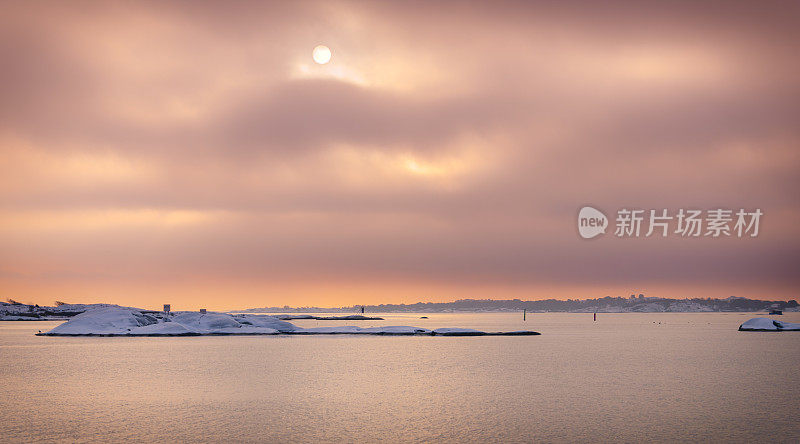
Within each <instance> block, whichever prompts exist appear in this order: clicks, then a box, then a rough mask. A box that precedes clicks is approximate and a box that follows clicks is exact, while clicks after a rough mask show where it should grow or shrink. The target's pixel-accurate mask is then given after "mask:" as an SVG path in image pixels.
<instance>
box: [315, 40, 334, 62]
mask: <svg viewBox="0 0 800 444" xmlns="http://www.w3.org/2000/svg"><path fill="white" fill-rule="evenodd" d="M312 57H314V61H315V62H317V63H318V64H320V65H324V64H326V63H328V62H330V60H331V50H330V48H328V47H327V46H325V45H319V46H317V47H316V48H314V51H313V52H312Z"/></svg>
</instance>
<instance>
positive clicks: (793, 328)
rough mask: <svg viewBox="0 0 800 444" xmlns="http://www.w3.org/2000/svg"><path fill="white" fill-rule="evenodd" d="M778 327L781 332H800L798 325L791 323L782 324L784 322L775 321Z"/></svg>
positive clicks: (799, 325)
mask: <svg viewBox="0 0 800 444" xmlns="http://www.w3.org/2000/svg"><path fill="white" fill-rule="evenodd" d="M775 322H777V323H778V325H780V328H781V330H786V331H797V330H800V324H796V323H793V322H784V321H775Z"/></svg>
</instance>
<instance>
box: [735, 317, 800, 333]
mask: <svg viewBox="0 0 800 444" xmlns="http://www.w3.org/2000/svg"><path fill="white" fill-rule="evenodd" d="M739 331H800V324H795V323H792V322H784V321H776V320H774V319H770V318H753V319H749V320H748V321H746V322H745V323H743V324H742V325H740V326H739Z"/></svg>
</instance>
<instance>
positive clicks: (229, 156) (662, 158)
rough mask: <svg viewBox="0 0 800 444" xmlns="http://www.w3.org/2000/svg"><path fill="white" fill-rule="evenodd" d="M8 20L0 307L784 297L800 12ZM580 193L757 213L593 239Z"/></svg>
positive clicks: (477, 8) (793, 261) (510, 10)
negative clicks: (579, 230)
mask: <svg viewBox="0 0 800 444" xmlns="http://www.w3.org/2000/svg"><path fill="white" fill-rule="evenodd" d="M6 9H7V13H4V14H3V16H2V17H0V60H2V63H3V67H4V68H3V70H0V96H2V98H3V99H2V101H0V153H1V154H2V156H3V159H4V162H2V163H0V185H2V186H0V286H1V287H2V288H3V293H4V294H5V295H6V297H12V298H14V299H22V300H26V298H27V300H31V301H34V302H39V303H51V302H52V299H59V298H60V299H73V300H75V301H90V300H104V301H111V302H119V303H124V304H127V305H137V304H138V305H147V304H152V305H155V304H157V303H158V302H159V301H161V300H163V299H164V298H169V299H170V300H171V301H173V303H174V304H177V305H184V306H187V307H194V306H199V305H203V306H209V307H212V308H213V307H216V308H229V307H231V306H261V305H270V304H280V305H282V304H292V305H298V304H300V305H302V304H318V305H342V304H350V303H357V302H368V303H381V302H413V301H417V300H443V299H450V298H453V297H459V296H462V295H465V296H470V297H494V298H501V297H522V298H529V299H538V298H546V297H551V296H552V297H574V298H582V297H595V296H605V295H609V294H610V295H624V294H630V293H631V292H637V293H638V292H650V293H651V294H654V293H657V294H660V295H664V296H671V297H683V296H706V295H707V296H714V297H717V296H721V297H726V296H729V295H731V294H734V295H738V296H749V297H772V298H782V299H791V298H796V288H797V285H798V284H800V279H798V278H797V275H796V272H795V270H796V268H797V264H798V263H800V245H799V244H798V241H799V240H800V236H798V234H800V233H799V231H800V230H798V228H797V224H796V220H798V219H797V218H798V216H800V201H799V198H798V195H797V192H796V190H797V189H798V188H799V187H798V185H800V183H799V182H800V181H799V180H798V167H800V149H799V147H800V130H799V129H798V128H800V125H798V123H800V82H798V80H797V79H798V78H800V76H798V73H799V72H800V61H798V58H797V57H796V54H797V49H798V48H797V46H798V43H800V30H799V29H798V27H797V26H796V23H797V19H798V18H800V8H798V6H797V4H796V3H795V2H766V3H759V4H758V5H754V4H748V3H738V2H719V3H715V2H703V3H696V2H685V3H684V2H677V3H669V4H664V3H660V2H653V3H650V2H636V3H614V4H606V5H603V6H602V7H600V6H598V5H596V4H594V3H592V2H588V3H586V4H584V5H580V4H575V3H571V4H570V5H568V6H567V5H559V4H554V5H541V4H538V5H534V4H530V3H528V2H491V3H487V4H472V3H469V4H465V3H462V2H458V3H450V2H434V3H431V2H420V3H406V2H404V3H368V4H364V3H361V2H357V3H350V2H333V3H332V2H320V3H316V2H292V3H283V2H276V3H272V4H269V3H265V4H254V3H250V2H242V3H238V2H234V3H233V4H230V3H228V4H222V3H216V2H172V3H169V4H165V3H163V2H138V3H115V2H110V3H104V4H95V3H88V4H75V3H70V4H65V3H62V2H36V3H34V4H32V3H30V2H11V3H8V4H7V5H6ZM317 44H326V45H328V46H330V47H331V49H332V51H333V58H332V61H331V63H330V64H328V65H315V64H314V63H313V61H312V60H311V49H312V48H313V47H314V46H316V45H317ZM584 204H592V205H593V206H596V207H598V208H602V209H605V210H606V211H607V212H609V213H613V212H615V211H616V210H617V209H618V208H621V207H638V208H645V209H650V208H653V209H660V208H669V209H671V210H677V209H678V208H690V207H691V208H703V209H711V208H717V207H725V208H734V209H738V208H747V209H755V208H761V209H762V211H764V213H765V216H764V218H763V220H762V227H761V234H760V235H759V237H758V238H753V239H749V238H748V239H738V238H731V239H681V238H679V237H674V236H673V237H669V238H667V239H655V238H647V239H644V238H640V239H616V238H613V237H612V236H605V237H602V238H600V239H597V240H593V241H584V240H581V239H580V238H579V237H578V236H577V234H576V228H575V216H576V214H577V210H578V208H579V207H580V206H582V205H584Z"/></svg>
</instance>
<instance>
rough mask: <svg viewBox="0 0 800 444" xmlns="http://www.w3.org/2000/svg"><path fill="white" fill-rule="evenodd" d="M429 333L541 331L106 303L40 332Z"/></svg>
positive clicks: (500, 333) (159, 334)
mask: <svg viewBox="0 0 800 444" xmlns="http://www.w3.org/2000/svg"><path fill="white" fill-rule="evenodd" d="M279 334H284V335H331V334H368V335H428V336H486V335H502V336H532V335H538V334H540V333H538V332H535V331H511V332H491V333H487V332H483V331H479V330H473V329H469V328H438V329H434V330H429V329H426V328H420V327H407V326H389V327H366V328H365V327H356V326H335V327H315V328H300V327H298V326H296V325H294V324H292V323H289V322H287V321H284V320H281V319H278V318H277V317H275V316H267V315H253V314H228V313H212V312H208V313H199V312H188V311H184V312H175V313H163V312H157V313H154V312H146V311H142V310H137V309H134V308H126V307H118V306H106V307H99V308H93V309H90V310H87V311H86V312H84V313H81V314H79V315H76V316H74V317H72V318H71V319H70V320H69V321H67V322H65V323H63V324H61V325H59V326H58V327H55V328H54V329H52V330H50V331H48V332H44V333H38V335H40V336H199V335H279Z"/></svg>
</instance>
